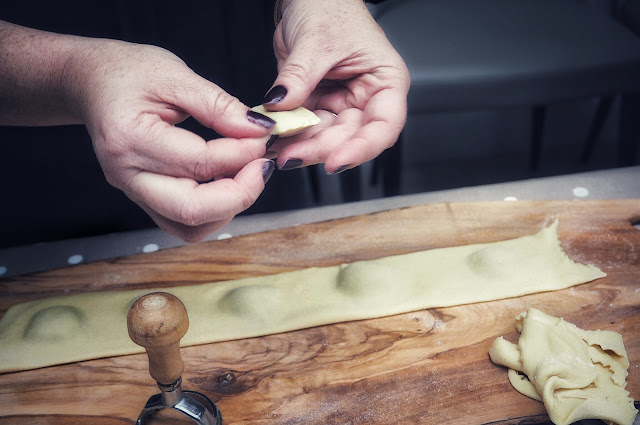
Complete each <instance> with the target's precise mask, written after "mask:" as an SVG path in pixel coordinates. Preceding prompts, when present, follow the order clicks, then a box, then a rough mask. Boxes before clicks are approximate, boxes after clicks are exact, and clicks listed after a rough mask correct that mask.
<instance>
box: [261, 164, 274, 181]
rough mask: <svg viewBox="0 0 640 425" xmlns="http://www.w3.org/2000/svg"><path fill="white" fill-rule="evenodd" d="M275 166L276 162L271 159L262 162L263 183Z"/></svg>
mask: <svg viewBox="0 0 640 425" xmlns="http://www.w3.org/2000/svg"><path fill="white" fill-rule="evenodd" d="M275 168H276V163H275V162H273V161H271V160H269V161H265V162H264V164H262V179H263V180H264V183H265V184H267V181H268V180H269V178H270V177H271V174H273V170H274V169H275Z"/></svg>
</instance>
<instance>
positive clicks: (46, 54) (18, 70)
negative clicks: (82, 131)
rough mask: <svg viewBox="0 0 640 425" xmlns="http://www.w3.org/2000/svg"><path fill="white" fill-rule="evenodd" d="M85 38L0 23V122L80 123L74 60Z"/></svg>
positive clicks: (5, 123) (83, 46) (10, 123)
mask: <svg viewBox="0 0 640 425" xmlns="http://www.w3.org/2000/svg"><path fill="white" fill-rule="evenodd" d="M86 48H87V39H84V38H81V37H74V36H68V35H61V34H54V33H48V32H44V31H38V30H34V29H31V28H25V27H21V26H18V25H13V24H10V23H8V22H4V21H0V75H1V76H2V78H0V124H2V125H60V124H74V123H81V122H82V120H81V114H80V111H79V109H80V107H79V102H77V101H76V99H77V96H76V85H77V84H76V83H77V80H78V75H76V69H77V68H78V67H77V66H76V65H77V60H78V58H79V57H81V56H82V51H83V50H84V49H86Z"/></svg>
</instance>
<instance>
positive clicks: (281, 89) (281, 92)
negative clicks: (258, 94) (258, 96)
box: [263, 86, 287, 105]
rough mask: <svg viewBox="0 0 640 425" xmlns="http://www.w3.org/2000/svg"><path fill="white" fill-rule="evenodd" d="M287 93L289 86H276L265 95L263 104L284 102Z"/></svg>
mask: <svg viewBox="0 0 640 425" xmlns="http://www.w3.org/2000/svg"><path fill="white" fill-rule="evenodd" d="M286 95H287V88H286V87H285V86H275V87H273V88H272V89H271V90H269V91H268V92H267V94H265V95H264V102H263V105H275V104H276V103H280V102H282V99H284V97H285V96H286Z"/></svg>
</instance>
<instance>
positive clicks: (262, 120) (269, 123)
mask: <svg viewBox="0 0 640 425" xmlns="http://www.w3.org/2000/svg"><path fill="white" fill-rule="evenodd" d="M247 119H248V120H249V121H250V122H252V123H254V124H258V125H259V126H262V127H264V128H273V126H274V125H276V122H275V121H274V120H272V119H271V118H269V117H268V116H266V115H262V114H261V113H259V112H256V111H252V110H251V109H249V110H248V111H247Z"/></svg>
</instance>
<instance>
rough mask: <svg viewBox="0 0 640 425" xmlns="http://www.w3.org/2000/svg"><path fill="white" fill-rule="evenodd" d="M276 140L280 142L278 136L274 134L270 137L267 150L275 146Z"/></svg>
mask: <svg viewBox="0 0 640 425" xmlns="http://www.w3.org/2000/svg"><path fill="white" fill-rule="evenodd" d="M276 140H278V135H277V134H272V135H271V137H269V140H267V147H266V149H269V148H270V147H271V146H273V144H274V143H275V142H276Z"/></svg>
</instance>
